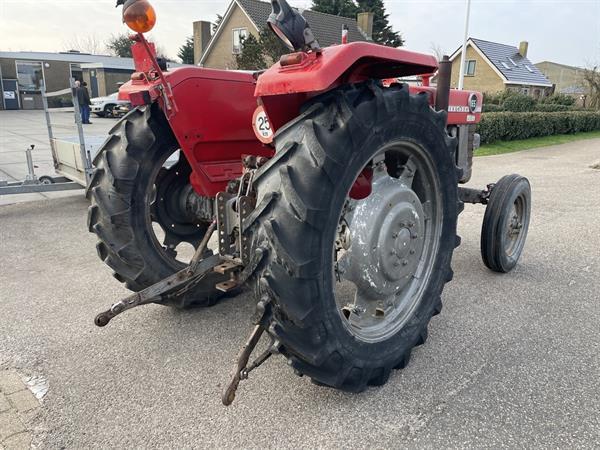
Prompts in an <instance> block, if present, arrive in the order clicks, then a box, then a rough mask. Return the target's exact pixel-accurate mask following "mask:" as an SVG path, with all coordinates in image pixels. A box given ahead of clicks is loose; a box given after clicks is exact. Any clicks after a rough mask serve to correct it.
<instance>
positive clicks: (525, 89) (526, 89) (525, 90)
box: [521, 87, 529, 95]
mask: <svg viewBox="0 0 600 450" xmlns="http://www.w3.org/2000/svg"><path fill="white" fill-rule="evenodd" d="M521 94H523V95H529V88H526V87H524V88H522V89H521Z"/></svg>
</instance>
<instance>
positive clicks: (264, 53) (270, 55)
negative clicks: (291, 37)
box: [235, 27, 290, 70]
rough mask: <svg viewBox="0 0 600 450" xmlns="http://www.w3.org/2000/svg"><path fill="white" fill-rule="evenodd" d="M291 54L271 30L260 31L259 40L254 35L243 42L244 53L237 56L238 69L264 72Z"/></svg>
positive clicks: (265, 28)
mask: <svg viewBox="0 0 600 450" xmlns="http://www.w3.org/2000/svg"><path fill="white" fill-rule="evenodd" d="M289 52H290V49H288V48H287V47H286V46H285V45H283V43H282V42H281V40H280V39H279V38H278V37H277V36H276V35H275V33H273V32H272V31H271V30H270V29H269V28H267V27H264V28H263V29H262V30H260V32H259V34H258V38H257V37H256V36H254V35H253V34H250V35H248V37H247V38H245V39H244V40H243V41H242V51H241V52H240V54H238V55H235V60H236V63H237V68H238V69H241V70H262V69H266V68H268V67H269V66H271V65H272V64H273V63H274V62H277V61H279V58H281V55H285V54H287V53H289Z"/></svg>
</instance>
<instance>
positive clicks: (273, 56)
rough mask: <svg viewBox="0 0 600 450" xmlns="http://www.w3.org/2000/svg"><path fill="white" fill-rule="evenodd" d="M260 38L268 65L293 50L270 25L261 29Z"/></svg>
mask: <svg viewBox="0 0 600 450" xmlns="http://www.w3.org/2000/svg"><path fill="white" fill-rule="evenodd" d="M259 39H260V45H261V47H262V52H263V55H264V57H265V62H266V63H267V64H268V65H271V64H273V63H275V62H277V61H279V58H281V55H285V54H287V53H289V52H290V51H291V50H290V49H289V48H287V47H286V46H285V45H284V44H283V42H281V39H279V38H278V37H277V35H276V34H275V33H273V32H272V31H271V29H270V28H268V27H264V28H263V29H262V30H260V34H259Z"/></svg>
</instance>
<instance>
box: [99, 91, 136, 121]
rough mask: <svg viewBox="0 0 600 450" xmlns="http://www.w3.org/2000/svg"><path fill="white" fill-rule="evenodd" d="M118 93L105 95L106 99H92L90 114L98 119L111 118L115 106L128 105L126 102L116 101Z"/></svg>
mask: <svg viewBox="0 0 600 450" xmlns="http://www.w3.org/2000/svg"><path fill="white" fill-rule="evenodd" d="M118 95H119V93H118V92H115V93H114V94H110V95H107V96H106V97H96V98H93V99H92V106H91V109H92V112H93V113H94V114H96V115H97V116H98V117H113V109H114V108H115V106H119V105H123V104H129V102H128V101H126V100H119V99H118Z"/></svg>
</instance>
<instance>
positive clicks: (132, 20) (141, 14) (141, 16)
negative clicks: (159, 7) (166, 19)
mask: <svg viewBox="0 0 600 450" xmlns="http://www.w3.org/2000/svg"><path fill="white" fill-rule="evenodd" d="M123 22H124V23H125V24H127V26H128V27H129V28H131V29H132V30H133V31H135V32H136V33H147V32H148V31H150V30H151V29H152V28H154V25H155V24H156V11H154V8H153V7H152V5H151V4H150V3H149V2H148V0H127V1H126V2H125V5H124V6H123Z"/></svg>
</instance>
